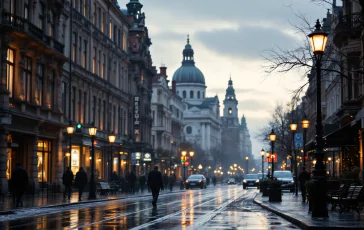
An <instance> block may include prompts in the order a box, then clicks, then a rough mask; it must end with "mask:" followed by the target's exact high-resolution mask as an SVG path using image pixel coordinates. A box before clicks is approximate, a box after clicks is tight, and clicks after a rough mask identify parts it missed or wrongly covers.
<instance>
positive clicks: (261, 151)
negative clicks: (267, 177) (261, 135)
mask: <svg viewBox="0 0 364 230" xmlns="http://www.w3.org/2000/svg"><path fill="white" fill-rule="evenodd" d="M260 155H262V180H263V179H264V156H265V151H264V149H262V150H260Z"/></svg>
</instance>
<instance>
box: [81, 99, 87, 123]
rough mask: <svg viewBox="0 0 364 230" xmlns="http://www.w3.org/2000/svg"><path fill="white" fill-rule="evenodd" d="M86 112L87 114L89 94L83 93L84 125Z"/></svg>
mask: <svg viewBox="0 0 364 230" xmlns="http://www.w3.org/2000/svg"><path fill="white" fill-rule="evenodd" d="M86 112H87V92H84V93H83V121H82V122H83V123H84V124H86Z"/></svg>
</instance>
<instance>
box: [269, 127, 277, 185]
mask: <svg viewBox="0 0 364 230" xmlns="http://www.w3.org/2000/svg"><path fill="white" fill-rule="evenodd" d="M276 138H277V135H276V134H275V133H274V130H273V129H272V132H271V133H270V134H269V140H270V143H271V144H272V157H271V159H272V175H271V179H272V180H273V173H274V157H273V156H274V142H275V141H276Z"/></svg>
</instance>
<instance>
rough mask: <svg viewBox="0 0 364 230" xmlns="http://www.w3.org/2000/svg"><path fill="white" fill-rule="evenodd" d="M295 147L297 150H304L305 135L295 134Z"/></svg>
mask: <svg viewBox="0 0 364 230" xmlns="http://www.w3.org/2000/svg"><path fill="white" fill-rule="evenodd" d="M294 147H295V148H302V147H303V135H302V133H295V134H294Z"/></svg>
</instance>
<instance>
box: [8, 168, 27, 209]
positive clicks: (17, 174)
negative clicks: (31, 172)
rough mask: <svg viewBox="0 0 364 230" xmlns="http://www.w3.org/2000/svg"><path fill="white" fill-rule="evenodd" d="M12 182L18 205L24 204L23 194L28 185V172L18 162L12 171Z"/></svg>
mask: <svg viewBox="0 0 364 230" xmlns="http://www.w3.org/2000/svg"><path fill="white" fill-rule="evenodd" d="M11 184H12V186H13V191H14V194H15V198H16V207H19V206H20V205H21V206H23V195H24V193H25V191H26V190H27V187H28V173H27V172H26V171H25V169H23V168H22V167H21V164H20V163H16V168H15V169H14V170H13V172H12V173H11Z"/></svg>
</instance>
